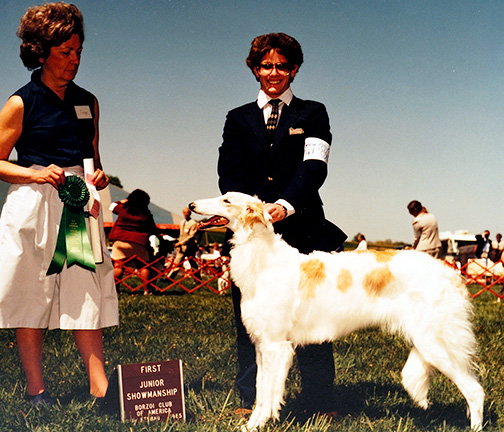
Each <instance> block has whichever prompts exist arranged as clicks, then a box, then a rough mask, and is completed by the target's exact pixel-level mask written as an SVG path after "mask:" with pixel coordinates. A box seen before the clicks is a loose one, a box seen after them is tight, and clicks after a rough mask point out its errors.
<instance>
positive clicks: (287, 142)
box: [218, 33, 346, 412]
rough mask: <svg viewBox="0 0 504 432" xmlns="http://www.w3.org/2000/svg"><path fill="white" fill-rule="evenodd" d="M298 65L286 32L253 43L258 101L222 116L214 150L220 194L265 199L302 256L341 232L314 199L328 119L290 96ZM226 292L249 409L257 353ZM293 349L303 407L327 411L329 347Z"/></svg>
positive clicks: (323, 167)
mask: <svg viewBox="0 0 504 432" xmlns="http://www.w3.org/2000/svg"><path fill="white" fill-rule="evenodd" d="M302 63H303V52H302V50H301V46H300V45H299V43H298V42H297V41H296V40H295V39H294V38H292V37H290V36H288V35H286V34H283V33H271V34H266V35H262V36H258V37H256V38H255V39H254V40H253V41H252V46H251V49H250V53H249V56H248V57H247V65H248V67H249V68H250V69H251V71H252V73H253V74H254V76H255V77H256V79H257V81H259V82H260V85H261V89H260V91H259V96H258V98H257V101H255V102H252V103H249V104H246V105H243V106H241V107H239V108H236V109H234V110H232V111H230V112H229V113H228V115H227V118H226V123H225V125H224V133H223V143H222V146H221V147H220V149H219V162H218V173H219V187H220V189H221V192H222V193H226V192H230V191H235V192H243V193H247V194H250V195H257V196H258V197H259V198H261V199H262V200H263V201H265V202H266V203H267V209H268V211H269V213H270V214H271V216H272V218H273V222H274V227H275V231H276V232H277V233H280V234H282V237H283V238H284V240H286V241H287V243H289V244H290V245H291V246H293V247H295V248H297V249H298V250H299V251H300V252H302V253H309V252H312V251H313V250H324V251H334V250H336V249H338V248H339V247H340V246H341V245H342V243H343V242H344V240H345V239H346V235H345V234H344V233H343V232H342V231H341V230H340V229H339V228H338V227H336V226H335V225H333V224H332V223H330V222H329V221H327V220H326V219H325V216H324V211H323V208H322V200H321V198H320V195H319V188H320V187H321V186H322V184H323V183H324V180H325V178H326V176H327V161H328V156H329V148H330V144H331V132H330V128H329V118H328V115H327V112H326V109H325V107H324V105H322V104H321V103H319V102H314V101H307V100H301V99H298V98H296V97H295V96H293V94H292V91H291V88H290V83H291V82H292V80H293V79H294V77H295V75H296V73H297V71H298V70H299V67H300V66H301V64H302ZM274 105H277V106H278V110H277V108H276V107H275V106H274ZM277 111H278V112H277ZM272 282H273V284H274V281H272ZM232 293H233V303H234V308H235V317H236V325H237V342H238V360H239V365H240V370H239V372H238V375H237V378H236V384H237V387H238V389H239V391H240V396H241V399H242V403H243V407H244V408H251V407H252V405H253V403H254V401H255V376H256V368H257V367H256V363H255V349H254V346H253V344H252V343H251V341H250V339H249V337H248V334H247V332H246V330H245V328H244V326H243V323H242V321H241V312H240V292H239V289H237V287H235V286H233V289H232ZM296 352H297V360H298V365H299V369H300V371H301V379H302V388H303V390H302V400H303V402H304V404H305V408H306V409H307V410H309V411H310V412H329V411H331V395H332V386H333V381H334V359H333V354H332V344H330V343H325V344H322V345H309V346H305V347H303V348H298V349H297V351H296Z"/></svg>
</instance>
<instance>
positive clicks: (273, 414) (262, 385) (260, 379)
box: [246, 341, 294, 431]
mask: <svg viewBox="0 0 504 432" xmlns="http://www.w3.org/2000/svg"><path fill="white" fill-rule="evenodd" d="M256 352H257V356H256V358H257V384H256V405H255V407H254V411H253V412H252V415H251V416H250V419H249V421H248V423H247V426H246V429H247V430H249V431H251V430H255V429H256V428H258V427H262V426H263V425H264V424H265V423H266V422H267V421H268V420H269V419H270V418H274V419H276V420H278V418H279V412H280V408H281V405H282V403H283V395H284V391H285V381H286V380H287V374H288V373H289V368H290V366H291V365H292V358H293V355H294V350H293V348H292V344H291V343H290V342H287V341H281V342H264V341H261V342H257V343H256Z"/></svg>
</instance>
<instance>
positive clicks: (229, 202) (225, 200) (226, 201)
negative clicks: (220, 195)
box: [222, 198, 231, 204]
mask: <svg viewBox="0 0 504 432" xmlns="http://www.w3.org/2000/svg"><path fill="white" fill-rule="evenodd" d="M222 202H224V203H226V204H231V201H229V200H228V199H227V198H226V199H224V200H222Z"/></svg>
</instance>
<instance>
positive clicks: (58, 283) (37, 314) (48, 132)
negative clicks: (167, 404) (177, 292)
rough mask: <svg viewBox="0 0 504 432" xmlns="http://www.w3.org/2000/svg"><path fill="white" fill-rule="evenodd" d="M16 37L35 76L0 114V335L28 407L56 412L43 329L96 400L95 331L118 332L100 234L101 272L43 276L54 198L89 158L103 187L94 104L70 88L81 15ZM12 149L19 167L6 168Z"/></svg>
mask: <svg viewBox="0 0 504 432" xmlns="http://www.w3.org/2000/svg"><path fill="white" fill-rule="evenodd" d="M17 35H18V36H19V37H20V38H21V40H22V44H21V54H20V56H21V60H22V61H23V64H24V65H25V66H26V67H27V68H28V69H30V70H34V72H33V73H32V76H31V81H30V82H29V83H28V84H27V85H25V86H24V87H22V88H21V89H19V90H18V91H16V92H15V93H14V94H13V95H12V96H11V97H10V98H9V99H8V101H7V103H6V104H5V106H4V107H3V109H2V110H1V111H0V180H2V181H5V182H8V183H11V186H10V188H9V193H8V196H7V198H6V201H5V204H4V207H3V209H2V214H1V217H0V256H1V257H2V258H1V260H2V277H1V278H0V327H1V328H15V329H16V339H17V344H18V348H19V355H20V358H21V363H22V365H23V369H24V372H25V375H26V380H27V389H26V399H27V400H28V401H29V402H30V403H31V404H33V405H37V406H38V405H48V406H51V405H53V404H54V403H55V399H54V398H53V397H52V396H51V394H50V393H49V391H48V390H47V389H46V385H45V382H44V379H43V374H42V369H43V368H42V354H43V336H44V329H47V328H48V329H56V328H60V329H68V330H73V332H74V338H75V342H76V344H77V348H78V350H79V353H80V355H81V357H82V359H83V361H84V365H85V367H86V371H87V374H88V378H89V392H90V394H91V395H93V396H95V397H98V398H102V397H104V396H105V394H106V391H107V387H108V380H107V376H106V374H105V369H104V355H103V341H102V328H104V327H109V326H116V325H118V323H119V314H118V303H117V294H116V290H115V286H114V276H113V267H112V262H111V260H110V256H109V255H108V252H107V248H106V245H105V241H104V239H105V235H104V233H103V228H102V229H101V231H102V232H101V234H102V249H103V263H101V264H96V268H95V270H91V269H89V264H87V266H88V267H84V266H81V265H79V264H76V265H71V266H69V267H68V266H67V265H66V264H64V265H63V268H62V269H61V270H60V271H59V272H58V271H56V272H55V273H51V272H50V271H49V270H50V265H51V262H52V258H53V254H54V252H55V249H56V243H57V237H58V227H59V225H60V220H61V217H62V211H63V202H62V200H61V199H60V198H59V196H58V190H60V192H67V193H69V190H68V188H67V186H68V184H69V183H72V184H73V185H78V184H79V183H78V182H76V181H73V182H70V180H75V179H76V177H77V178H78V177H81V178H82V177H83V175H84V173H83V159H87V158H93V159H94V166H95V167H96V171H95V172H94V173H93V174H92V178H91V182H92V183H93V184H94V185H95V187H96V188H97V189H98V190H100V189H103V188H105V187H106V186H107V184H108V178H107V176H106V175H105V173H104V172H103V170H102V165H101V162H100V154H99V149H98V119H99V109H98V101H97V100H96V98H95V97H94V96H93V95H92V94H91V93H89V92H88V91H86V90H84V89H82V88H81V87H78V86H77V85H76V84H75V83H74V82H73V80H74V78H75V76H76V75H77V71H78V69H79V65H80V59H81V53H82V44H83V42H84V25H83V19H82V14H81V12H80V11H79V9H78V8H77V7H75V6H73V5H70V4H67V3H62V2H60V3H46V4H44V5H42V6H34V7H31V8H29V9H28V10H27V11H26V13H25V14H24V16H23V17H22V18H21V22H20V25H19V28H18V31H17ZM13 148H15V149H16V151H17V155H18V164H14V163H11V162H9V156H10V154H11V152H12V150H13ZM69 175H73V176H76V177H72V178H71V179H70V177H67V176H69ZM84 189H85V187H84ZM84 189H82V192H83V193H84ZM100 222H101V217H100ZM85 224H86V225H87V226H89V225H88V222H87V221H86V223H85ZM100 225H101V227H103V223H100ZM93 264H94V263H93ZM48 273H51V274H48ZM54 384H55V385H56V384H57V383H54Z"/></svg>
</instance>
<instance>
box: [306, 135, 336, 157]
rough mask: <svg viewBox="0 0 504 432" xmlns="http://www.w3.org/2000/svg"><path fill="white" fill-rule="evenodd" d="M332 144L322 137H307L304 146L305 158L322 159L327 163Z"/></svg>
mask: <svg viewBox="0 0 504 432" xmlns="http://www.w3.org/2000/svg"><path fill="white" fill-rule="evenodd" d="M330 149H331V146H330V145H329V144H328V143H326V142H325V141H324V140H321V139H320V138H314V137H310V138H306V139H305V147H304V157H303V161H305V160H320V161H322V162H325V163H327V162H328V161H329V150H330Z"/></svg>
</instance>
